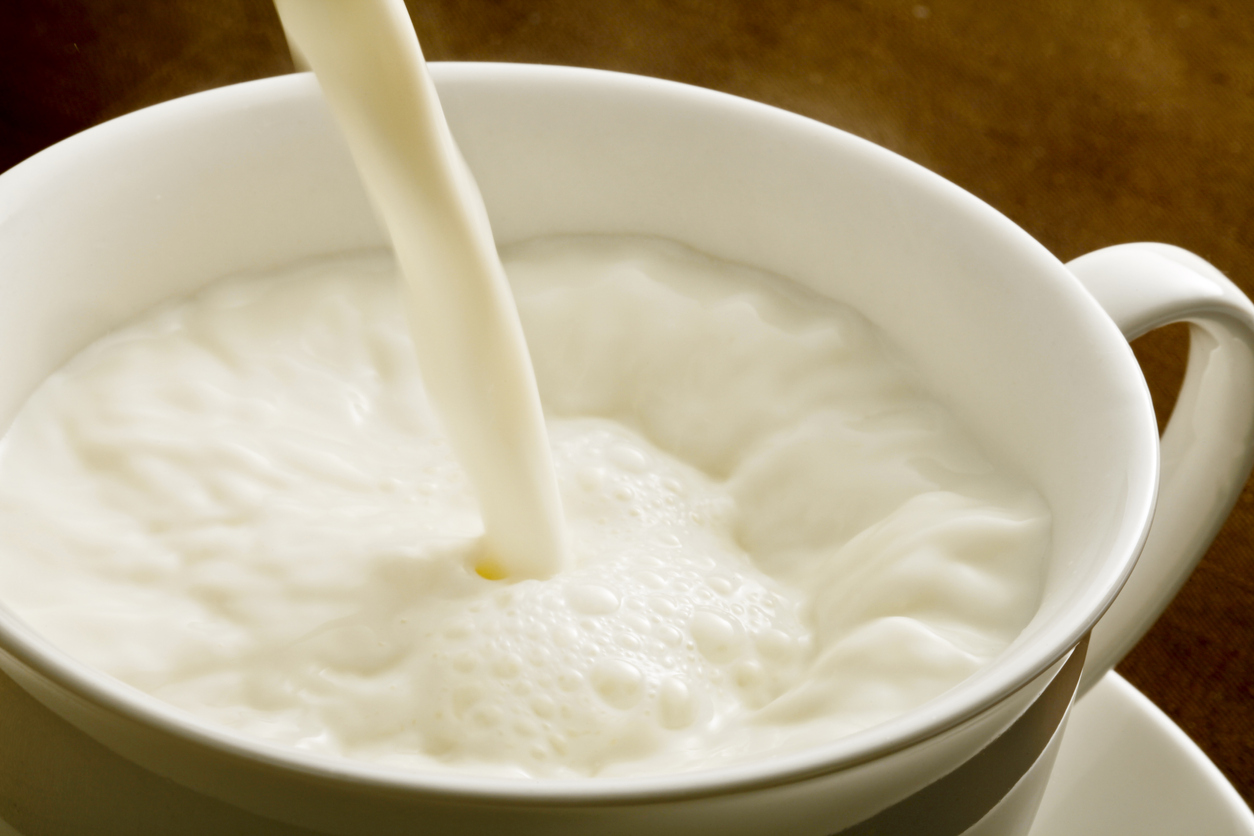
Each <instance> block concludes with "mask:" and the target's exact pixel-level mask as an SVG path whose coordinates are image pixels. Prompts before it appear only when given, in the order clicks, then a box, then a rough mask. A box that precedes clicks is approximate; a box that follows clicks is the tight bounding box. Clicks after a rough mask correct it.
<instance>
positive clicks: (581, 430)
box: [0, 238, 1049, 777]
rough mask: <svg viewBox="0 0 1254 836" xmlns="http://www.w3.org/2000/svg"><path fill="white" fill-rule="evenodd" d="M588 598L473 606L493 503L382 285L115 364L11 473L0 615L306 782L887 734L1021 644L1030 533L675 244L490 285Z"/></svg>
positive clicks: (555, 262)
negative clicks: (344, 769)
mask: <svg viewBox="0 0 1254 836" xmlns="http://www.w3.org/2000/svg"><path fill="white" fill-rule="evenodd" d="M505 261H506V267H507V270H508V272H509V275H510V278H511V281H512V283H513V285H514V291H515V294H516V297H517V299H518V306H519V311H520V314H521V317H522V322H523V325H524V328H525V330H526V334H527V339H528V343H529V345H530V347H531V353H532V357H533V361H534V363H535V368H536V378H537V381H538V383H539V387H540V391H541V395H542V398H543V400H544V403H545V406H546V410H547V413H548V416H547V417H548V433H549V440H550V445H551V448H552V451H553V458H554V463H555V469H556V475H557V482H558V487H559V490H560V494H561V500H562V503H563V504H564V506H565V509H566V514H567V518H568V520H567V522H568V527H569V537H570V543H571V552H572V555H573V557H572V564H573V565H571V566H570V567H568V568H567V569H566V570H565V571H563V572H560V573H559V574H557V575H555V576H553V577H551V578H548V579H546V580H534V579H533V580H518V581H491V580H488V579H485V578H483V577H481V576H480V575H478V574H476V572H475V565H476V560H477V548H478V543H479V541H480V538H481V537H482V534H483V526H482V522H481V519H480V515H479V512H478V506H477V500H476V498H475V494H474V492H473V491H472V490H471V488H470V486H469V484H468V481H467V479H466V477H465V475H464V472H463V471H462V469H461V466H460V465H459V464H458V463H457V461H456V460H455V458H454V457H453V455H452V453H451V451H450V448H449V445H448V443H447V441H446V436H445V433H444V431H443V429H442V428H441V426H440V423H439V421H438V420H437V418H436V416H435V415H434V414H433V412H432V410H431V408H430V405H429V403H428V401H427V397H426V393H425V390H424V387H423V384H422V381H421V378H420V375H419V371H418V367H417V363H416V361H415V360H414V358H413V350H412V344H411V340H410V337H409V334H408V331H407V326H406V323H405V320H404V317H403V315H402V313H401V304H402V303H401V301H400V299H399V297H398V290H397V281H396V278H395V267H394V265H393V263H392V262H391V260H390V258H389V257H388V256H386V255H369V254H367V255H357V256H345V257H341V258H336V259H328V260H325V261H320V262H316V263H311V264H306V265H298V266H296V267H293V268H291V269H287V270H284V271H280V272H278V273H275V274H272V275H264V276H258V277H241V278H236V279H231V280H227V281H224V282H220V283H217V284H215V285H212V286H210V287H209V288H207V289H205V290H204V291H202V292H201V293H200V294H198V295H197V296H196V297H194V298H192V299H191V300H188V301H185V302H179V303H176V304H172V305H171V306H169V307H167V308H165V309H163V310H161V311H158V312H156V313H154V314H152V315H150V316H148V317H146V318H144V319H143V320H141V321H139V322H136V323H134V324H132V325H130V326H127V327H125V328H123V329H122V330H120V331H118V332H116V333H114V334H112V335H110V336H108V337H106V338H105V339H104V340H102V341H100V342H99V343H97V344H96V345H94V346H92V347H90V348H89V349H88V350H87V351H85V352H83V353H82V354H81V355H80V356H79V357H77V358H76V359H75V360H74V361H72V362H71V363H70V364H69V365H68V366H67V367H66V368H65V369H63V370H62V371H60V372H58V373H57V374H55V375H54V376H53V377H51V378H50V379H49V380H48V381H47V382H46V383H45V384H44V386H43V387H42V388H41V389H40V390H39V391H38V392H37V393H36V394H35V396H34V397H33V398H32V399H31V400H30V402H29V403H28V404H27V405H26V407H25V408H24V410H23V411H22V413H21V414H20V415H19V417H18V419H17V420H16V422H15V424H14V425H13V427H12V429H11V430H10V432H9V434H8V435H7V436H6V438H5V440H4V444H3V449H2V451H0V452H2V456H0V589H3V590H4V595H5V599H6V603H7V604H9V605H10V606H11V607H13V608H14V609H15V610H16V611H17V612H18V613H19V614H20V615H21V616H22V617H23V618H25V619H27V620H28V621H29V622H30V623H31V624H32V625H33V626H34V627H35V628H36V629H37V630H39V631H40V632H42V633H43V634H45V635H47V636H48V637H49V638H50V639H52V640H53V641H54V642H56V643H57V644H58V645H60V646H61V647H63V648H64V649H66V650H67V651H68V652H70V653H71V654H73V655H75V656H76V657H78V658H80V659H81V660H83V661H85V662H87V663H89V664H91V665H95V666H97V667H99V668H101V669H103V670H105V671H107V672H109V673H111V674H113V675H114V676H117V677H119V678H120V679H122V680H123V681H125V682H128V683H130V684H132V685H134V686H135V687H137V688H140V689H143V690H145V691H148V692H150V693H152V694H154V695H156V696H158V697H160V698H162V699H165V700H167V701H169V702H171V703H173V704H174V705H176V706H179V707H181V708H184V709H186V710H188V711H191V712H193V713H196V714H199V715H201V716H203V717H206V718H209V719H211V720H213V721H216V722H219V723H222V724H226V725H229V726H233V727H235V728H238V729H241V730H243V731H245V732H247V733H249V734H253V735H257V736H260V737H263V738H266V739H269V740H273V741H278V742H283V743H287V744H290V745H293V746H297V747H301V748H304V749H308V750H313V751H318V752H324V753H333V754H341V755H345V756H348V757H353V758H361V759H367V760H372V761H377V762H383V763H390V764H397V765H403V766H408V767H413V768H419V769H450V768H451V769H462V770H470V771H479V772H490V773H495V774H504V775H519V776H524V775H541V776H555V777H577V776H588V775H616V774H635V773H646V772H660V771H671V770H681V769H693V768H702V767H710V766H717V765H720V764H725V763H732V762H738V761H743V760H746V759H751V758H759V757H762V756H763V755H765V754H768V753H776V752H781V751H787V750H789V749H792V748H801V747H803V746H807V745H811V744H813V743H814V742H815V741H816V740H821V739H834V738H836V737H838V736H840V735H844V734H848V733H850V732H853V731H856V730H858V729H862V728H866V727H868V726H870V725H873V724H875V723H878V722H882V721H884V720H886V719H889V718H891V717H893V716H896V715H897V714H899V713H901V712H903V711H907V710H909V709H911V708H913V707H916V706H918V705H920V704H922V703H924V702H926V701H927V700H929V699H931V698H932V697H934V696H936V695H938V694H940V693H942V692H944V691H945V690H947V689H949V688H951V687H953V686H954V685H955V684H957V683H958V682H960V681H962V680H963V679H964V678H966V677H967V676H969V675H970V674H971V673H972V672H974V671H975V670H977V669H978V668H980V667H981V666H982V665H984V664H987V663H988V662H989V661H990V660H991V659H993V658H994V657H995V656H996V655H997V654H998V653H1000V652H1001V651H1002V650H1003V649H1004V648H1005V647H1006V646H1007V645H1008V644H1009V643H1010V642H1011V641H1013V639H1014V637H1015V636H1016V635H1017V634H1018V632H1019V631H1020V630H1021V629H1022V627H1023V626H1024V625H1025V624H1026V623H1027V621H1028V620H1029V619H1030V618H1031V616H1032V615H1033V613H1034V612H1035V609H1036V606H1037V603H1038V597H1039V594H1040V586H1041V572H1042V561H1043V556H1044V552H1045V549H1046V548H1047V546H1048V532H1049V515H1048V511H1047V509H1046V508H1045V507H1044V504H1043V502H1042V501H1041V499H1040V498H1039V496H1038V495H1037V494H1036V493H1035V492H1034V491H1032V490H1031V489H1030V488H1029V487H1028V486H1026V485H1025V484H1023V483H1022V482H1021V481H1019V480H1017V479H1015V478H1013V477H1012V476H1011V475H1008V474H1006V473H1005V472H1003V471H1002V470H1000V469H998V468H996V467H994V466H993V464H992V463H990V462H989V461H988V459H987V458H986V457H985V456H984V455H982V454H981V453H980V452H979V450H978V448H977V447H976V445H975V444H974V443H973V442H972V441H971V440H970V439H969V438H968V437H967V436H966V435H965V434H964V433H963V431H962V430H961V428H959V427H958V426H956V424H955V422H954V420H953V418H952V417H951V416H950V414H949V413H948V412H947V411H945V410H944V409H943V408H942V407H941V406H940V405H938V404H937V403H935V402H934V401H932V400H929V399H928V398H926V397H925V396H923V395H922V394H921V393H920V392H919V390H918V388H917V387H915V386H913V385H911V382H910V379H909V374H908V372H906V371H904V370H903V369H902V368H901V366H900V364H899V363H898V362H897V361H896V360H895V359H894V358H893V356H892V354H891V352H889V351H888V350H887V349H886V348H885V347H884V346H883V344H882V341H881V339H880V338H879V336H878V335H877V333H876V332H875V331H874V329H873V328H872V327H871V326H870V325H869V324H868V323H866V322H865V321H864V320H863V319H862V318H861V317H859V316H858V315H857V314H856V313H854V312H852V311H850V310H848V309H846V308H843V307H841V306H838V305H836V304H834V303H830V302H827V301H825V300H821V299H818V298H816V297H813V296H811V295H809V294H807V293H805V292H803V291H802V290H800V289H798V288H796V287H793V286H791V285H788V284H787V283H785V282H784V281H783V280H780V279H777V278H774V277H770V276H766V275H764V274H761V273H758V272H756V271H753V270H749V269H748V268H743V267H737V266H734V265H729V264H725V263H722V262H718V261H716V260H714V259H710V258H707V257H705V256H703V255H701V254H698V253H695V252H692V251H690V250H687V249H685V248H682V247H680V246H679V245H676V244H671V243H668V242H663V241H655V240H649V239H633V238H566V239H548V240H540V241H534V242H529V243H526V244H523V245H520V246H516V247H514V248H511V249H509V250H507V251H506V258H505Z"/></svg>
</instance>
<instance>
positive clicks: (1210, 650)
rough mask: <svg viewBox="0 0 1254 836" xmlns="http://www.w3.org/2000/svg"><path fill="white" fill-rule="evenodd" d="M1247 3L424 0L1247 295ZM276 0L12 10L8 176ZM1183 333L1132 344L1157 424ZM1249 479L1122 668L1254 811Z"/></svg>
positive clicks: (207, 63) (56, 3) (4, 107)
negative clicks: (799, 130)
mask: <svg viewBox="0 0 1254 836" xmlns="http://www.w3.org/2000/svg"><path fill="white" fill-rule="evenodd" d="M1247 2H1248V0H1218V2H1203V3H1184V2H1176V1H1175V0H1107V2H1103V3H1100V4H1095V3H1092V2H1091V0H1051V2H1048V3H1024V4H1016V3H987V2H978V0H926V2H913V0H773V2H771V3H763V2H756V1H755V0H722V2H714V0H630V1H629V0H598V1H597V2H596V3H589V2H587V0H422V2H412V3H411V5H410V10H411V13H412V15H413V17H414V23H415V26H416V28H417V30H418V34H419V38H420V39H421V41H422V43H423V45H424V49H425V51H426V54H427V57H428V58H429V59H430V60H468V61H520V62H537V63H551V64H568V65H577V66H586V67H599V68H604V69H614V70H622V71H626V72H633V73H640V74H644V75H650V76H657V77H661V78H668V79H673V80H677V81H683V82H688V83H691V84H697V85H701V86H704V87H710V88H714V89H717V90H723V91H726V92H729V93H734V94H737V95H740V96H745V97H747V98H750V99H756V100H758V101H762V102H767V103H769V104H773V105H777V106H780V107H783V108H786V109H789V110H792V111H796V112H798V113H801V114H804V115H807V116H810V117H813V118H815V119H818V120H821V121H823V122H826V123H829V124H831V125H835V126H836V127H839V128H842V129H844V130H847V131H850V132H852V133H855V134H858V135H860V136H863V137H866V138H867V139H870V140H872V141H874V142H877V143H879V144H881V145H884V146H886V147H888V148H890V149H892V150H894V151H896V152H897V153H899V154H902V155H904V156H906V157H908V158H910V159H912V160H914V161H916V162H918V163H921V164H922V165H924V166H926V167H928V168H930V169H932V170H934V171H936V172H938V173H939V174H941V175H943V176H945V177H947V178H949V179H950V180H953V181H954V182H955V183H957V184H959V185H961V186H963V187H964V188H966V189H967V190H969V191H971V192H973V193H974V194H975V195H977V196H979V197H980V198H982V199H984V200H985V201H987V202H988V203H990V204H992V205H993V206H994V207H995V208H997V209H999V210H1000V211H1001V212H1003V213H1004V214H1006V215H1007V216H1009V217H1010V218H1011V219H1012V220H1014V221H1015V222H1016V223H1018V224H1019V225H1020V226H1022V227H1023V228H1024V229H1026V230H1027V231H1028V232H1029V233H1031V234H1032V235H1033V236H1035V237H1036V238H1037V239H1039V240H1040V241H1041V242H1042V243H1044V244H1045V246H1046V247H1048V248H1049V249H1050V250H1051V251H1053V252H1054V253H1055V254H1056V255H1058V256H1059V257H1060V258H1062V259H1063V260H1067V259H1070V258H1073V257H1075V256H1078V255H1081V254H1083V253H1085V252H1087V251H1089V250H1092V249H1096V248H1098V247H1102V246H1106V245H1109V244H1116V243H1122V242H1126V241H1143V240H1149V241H1165V242H1168V243H1172V244H1177V245H1179V246H1182V247H1185V248H1187V249H1189V250H1192V251H1193V252H1196V253H1198V254H1199V255H1202V256H1203V257H1205V258H1206V259H1208V260H1210V261H1211V262H1212V263H1213V264H1215V265H1216V266H1217V267H1218V268H1219V269H1220V270H1222V271H1223V272H1224V273H1225V274H1227V275H1228V276H1229V277H1231V278H1232V279H1233V281H1235V282H1236V283H1237V284H1238V285H1240V286H1241V287H1242V288H1243V289H1244V290H1245V291H1246V292H1247V293H1250V294H1251V295H1254V16H1252V15H1250V14H1249V13H1248V9H1247V8H1246V6H1245V3H1247ZM291 69H292V64H291V59H290V57H289V55H288V52H287V47H286V43H285V41H284V38H283V34H282V30H281V28H280V27H279V23H278V19H277V18H276V16H275V14H274V11H273V9H272V7H271V6H270V4H269V2H268V0H165V2H160V3H158V2H155V1H152V2H135V0H129V2H124V0H43V2H40V3H16V2H8V3H3V4H0V170H3V169H7V168H8V167H10V166H12V165H14V164H16V163H18V162H20V161H21V160H22V159H24V158H26V157H28V156H30V155H31V154H33V153H35V152H37V151H39V150H40V149H41V148H43V147H45V146H47V145H50V144H52V143H53V142H56V141H58V140H60V139H62V138H64V137H66V136H68V135H70V134H72V133H75V132H77V131H79V130H82V129H84V128H86V127H88V126H90V125H93V124H96V123H98V122H101V121H104V120H106V119H109V118H112V117H114V116H118V115H121V114H123V113H126V112H128V111H131V110H134V109H136V108H140V107H144V106H146V105H149V104H153V103H156V102H159V101H163V100H165V99H170V98H174V97H176V96H181V95H184V94H187V93H191V92H195V91H197V90H203V89H207V88H210V87H216V86H219V85H223V84H230V83H234V82H238V81H244V80H248V79H253V78H260V77H263V76H269V75H276V74H280V73H286V72H290V71H291ZM1187 339H1188V338H1187V333H1186V331H1185V330H1184V328H1183V326H1173V327H1171V328H1167V329H1163V330H1162V331H1159V332H1155V333H1154V334H1151V335H1149V336H1148V337H1145V338H1142V339H1141V340H1138V341H1137V343H1136V344H1135V345H1134V348H1136V350H1137V356H1138V358H1139V359H1140V360H1141V363H1142V366H1143V367H1144V369H1145V372H1146V377H1147V379H1148V381H1149V384H1150V389H1151V392H1152V393H1153V395H1154V400H1155V405H1156V407H1157V408H1158V410H1159V414H1160V416H1165V415H1167V414H1169V412H1170V409H1171V404H1172V400H1173V398H1174V392H1175V390H1176V388H1177V387H1178V385H1179V380H1180V376H1181V374H1182V369H1183V357H1184V354H1185V352H1186V351H1187ZM1252 540H1254V488H1252V487H1251V486H1249V485H1247V487H1246V489H1245V491H1244V493H1243V494H1242V496H1241V498H1240V500H1239V501H1238V503H1237V507H1236V509H1235V511H1234V512H1233V515H1232V517H1231V519H1230V520H1229V521H1228V523H1227V525H1226V526H1225V527H1224V529H1223V530H1222V531H1221V533H1220V534H1219V537H1218V539H1217V540H1216V541H1215V544H1214V545H1213V546H1212V548H1211V549H1210V551H1209V553H1208V554H1207V555H1206V556H1205V558H1204V559H1203V560H1202V563H1201V565H1200V566H1199V568H1198V569H1197V571H1196V572H1195V573H1194V575H1193V577H1192V578H1191V579H1190V580H1189V582H1188V583H1187V584H1186V586H1185V587H1184V589H1183V591H1182V592H1181V593H1180V595H1179V597H1178V598H1177V599H1176V601H1175V602H1174V603H1173V604H1172V605H1171V607H1170V608H1169V609H1168V611H1167V612H1166V614H1165V615H1164V616H1163V618H1162V619H1161V620H1160V621H1159V622H1158V624H1157V625H1156V626H1155V627H1154V628H1153V629H1152V630H1151V631H1150V633H1149V634H1148V635H1147V636H1146V637H1145V639H1144V640H1142V641H1141V643H1140V644H1139V645H1138V646H1137V647H1136V648H1135V649H1134V650H1133V651H1132V653H1131V655H1129V656H1128V658H1127V659H1126V660H1125V661H1124V662H1123V663H1122V664H1121V665H1120V666H1119V671H1120V672H1121V673H1122V674H1123V675H1124V676H1125V677H1126V678H1127V679H1128V680H1129V681H1130V682H1132V683H1133V684H1134V685H1136V687H1138V688H1139V689H1141V690H1142V691H1143V692H1144V693H1145V694H1147V695H1148V696H1149V697H1150V698H1151V699H1152V700H1153V701H1154V702H1155V703H1157V704H1158V705H1159V706H1160V707H1162V708H1163V709H1164V710H1165V711H1166V712H1167V714H1168V715H1169V716H1171V717H1172V718H1173V719H1174V720H1175V721H1176V722H1177V723H1178V724H1179V725H1180V726H1181V727H1182V728H1183V729H1184V730H1185V731H1186V732H1187V733H1188V734H1189V735H1190V736H1191V737H1193V738H1194V739H1195V740H1196V741H1197V742H1198V743H1199V745H1200V746H1201V748H1202V749H1203V750H1204V751H1205V752H1206V753H1207V754H1208V755H1209V756H1210V757H1211V758H1212V759H1213V760H1214V761H1215V763H1216V764H1217V765H1218V766H1219V767H1220V769H1221V770H1222V771H1223V772H1224V773H1225V774H1226V775H1227V776H1228V777H1229V779H1230V780H1232V782H1233V783H1234V785H1235V786H1236V787H1237V789H1238V791H1239V792H1240V793H1241V794H1242V795H1243V797H1244V798H1245V799H1246V801H1247V802H1254V747H1252V746H1251V744H1252V743H1254V581H1252V580H1251V572H1250V570H1249V569H1248V568H1247V567H1248V563H1249V557H1250V554H1251V550H1252V548H1254V543H1252Z"/></svg>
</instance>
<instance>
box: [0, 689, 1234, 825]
mask: <svg viewBox="0 0 1254 836" xmlns="http://www.w3.org/2000/svg"><path fill="white" fill-rule="evenodd" d="M1182 834H1188V836H1254V814H1252V813H1251V812H1250V809H1249V808H1248V807H1246V806H1245V804H1244V802H1242V800H1241V797H1240V796H1239V795H1237V792H1236V790H1234V789H1233V788H1232V785H1231V784H1229V783H1228V782H1227V780H1225V779H1224V777H1223V775H1221V774H1220V772H1219V770H1218V769H1216V768H1215V765H1214V764H1212V763H1211V762H1210V761H1209V760H1207V759H1206V756H1205V755H1203V754H1202V751H1201V750H1200V749H1198V748H1197V746H1196V745H1194V743H1193V741H1191V740H1189V739H1188V737H1186V736H1185V734H1184V732H1182V731H1180V729H1179V728H1177V727H1176V725H1175V724H1174V723H1172V722H1171V720H1169V719H1167V716H1166V715H1165V714H1163V713H1162V712H1161V711H1159V710H1158V708H1157V707H1155V706H1154V704H1153V703H1151V702H1150V701H1149V700H1148V699H1146V698H1145V697H1143V696H1142V695H1141V693H1140V692H1139V691H1137V690H1136V689H1135V688H1133V687H1132V686H1131V685H1129V684H1128V683H1127V682H1126V681H1124V679H1123V678H1122V677H1120V676H1118V675H1116V674H1113V673H1112V674H1108V675H1107V676H1106V677H1105V678H1104V679H1103V680H1102V681H1101V682H1099V683H1098V684H1097V686H1096V687H1095V688H1094V689H1093V690H1092V692H1091V693H1089V694H1088V695H1087V696H1085V698H1084V699H1083V700H1082V701H1081V702H1080V703H1079V704H1078V705H1077V706H1076V708H1075V711H1074V712H1073V713H1072V715H1071V719H1070V720H1069V721H1068V727H1067V732H1066V736H1065V737H1064V738H1063V744H1062V748H1061V749H1060V750H1059V753H1058V761H1057V763H1056V765H1055V766H1054V774H1053V777H1052V778H1051V779H1050V783H1049V789H1047V790H1046V792H1045V799H1044V801H1042V802H1041V811H1040V814H1039V815H1038V816H1037V820H1036V824H1035V825H1034V826H1033V828H1032V833H1031V836H1182ZM0 836H22V834H20V833H19V832H18V831H17V830H15V829H14V828H13V827H11V826H10V825H8V824H6V823H5V822H4V820H2V819H0Z"/></svg>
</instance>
